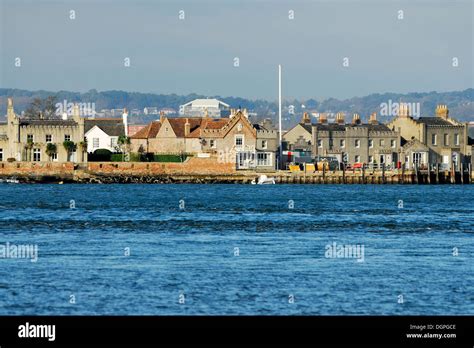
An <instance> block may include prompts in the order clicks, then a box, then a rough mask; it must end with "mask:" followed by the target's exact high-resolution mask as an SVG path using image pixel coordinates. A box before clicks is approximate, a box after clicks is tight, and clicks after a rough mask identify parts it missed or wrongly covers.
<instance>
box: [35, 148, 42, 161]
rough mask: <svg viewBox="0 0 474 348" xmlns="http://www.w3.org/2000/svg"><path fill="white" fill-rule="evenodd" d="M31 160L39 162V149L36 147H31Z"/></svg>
mask: <svg viewBox="0 0 474 348" xmlns="http://www.w3.org/2000/svg"><path fill="white" fill-rule="evenodd" d="M37 156H38V157H37ZM36 158H38V159H36ZM33 162H41V149H38V148H35V149H33Z"/></svg>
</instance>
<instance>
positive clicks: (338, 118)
mask: <svg viewBox="0 0 474 348" xmlns="http://www.w3.org/2000/svg"><path fill="white" fill-rule="evenodd" d="M336 123H337V124H341V125H344V124H345V123H346V120H345V118H344V114H343V113H342V112H338V113H337V114H336Z"/></svg>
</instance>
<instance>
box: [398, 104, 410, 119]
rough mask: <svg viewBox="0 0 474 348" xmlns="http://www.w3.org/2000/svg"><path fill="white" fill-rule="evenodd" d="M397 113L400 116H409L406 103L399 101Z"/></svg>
mask: <svg viewBox="0 0 474 348" xmlns="http://www.w3.org/2000/svg"><path fill="white" fill-rule="evenodd" d="M398 115H399V116H400V117H410V109H409V107H408V104H407V103H400V106H399V110H398Z"/></svg>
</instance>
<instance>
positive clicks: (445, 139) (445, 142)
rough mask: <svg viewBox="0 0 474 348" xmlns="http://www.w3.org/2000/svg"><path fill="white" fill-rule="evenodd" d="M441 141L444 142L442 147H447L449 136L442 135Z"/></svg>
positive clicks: (446, 134)
mask: <svg viewBox="0 0 474 348" xmlns="http://www.w3.org/2000/svg"><path fill="white" fill-rule="evenodd" d="M443 140H444V146H449V134H448V133H444V135H443Z"/></svg>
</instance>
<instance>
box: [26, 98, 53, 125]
mask: <svg viewBox="0 0 474 348" xmlns="http://www.w3.org/2000/svg"><path fill="white" fill-rule="evenodd" d="M56 100H57V97H56V96H54V95H50V96H48V97H47V98H45V99H41V98H35V99H33V101H32V102H31V104H30V106H28V108H27V109H26V110H25V114H24V116H25V117H27V118H30V119H38V118H40V117H41V116H43V117H45V118H53V117H55V115H56Z"/></svg>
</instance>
